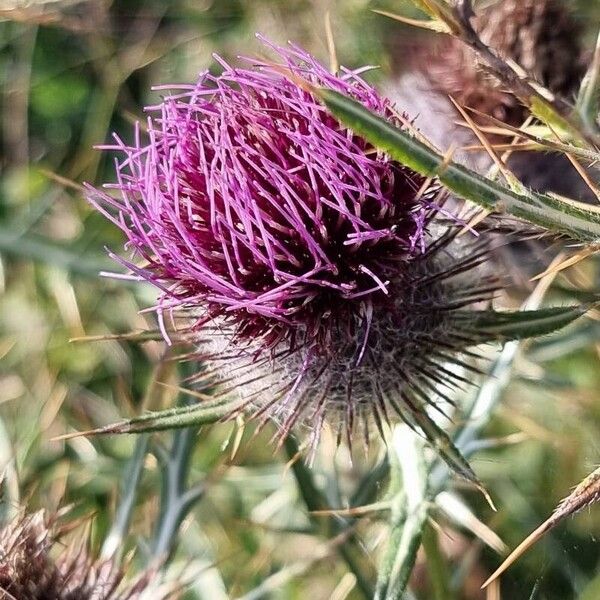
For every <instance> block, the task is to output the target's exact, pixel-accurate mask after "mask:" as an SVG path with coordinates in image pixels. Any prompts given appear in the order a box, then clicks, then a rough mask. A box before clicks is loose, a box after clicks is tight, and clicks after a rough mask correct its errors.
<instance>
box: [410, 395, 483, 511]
mask: <svg viewBox="0 0 600 600" xmlns="http://www.w3.org/2000/svg"><path fill="white" fill-rule="evenodd" d="M411 416H412V418H413V419H414V421H415V423H416V424H417V425H418V426H419V427H420V428H421V430H422V431H423V434H424V435H425V437H426V438H427V441H428V442H429V443H430V444H431V445H432V446H433V447H434V449H435V450H436V452H437V454H438V455H439V456H440V458H442V459H443V460H444V461H445V462H446V464H447V465H448V466H449V467H450V469H452V471H453V472H454V473H456V474H457V475H460V476H461V477H463V478H464V479H466V480H467V481H469V482H470V483H472V484H473V485H474V486H475V487H476V488H477V489H478V490H479V491H480V492H481V493H482V494H483V495H484V496H485V498H486V500H487V501H488V502H489V503H490V505H491V506H492V508H493V506H494V505H493V503H492V502H491V499H490V497H489V495H488V493H487V491H486V490H485V488H484V486H483V484H482V483H481V481H479V479H478V477H477V475H475V472H474V471H473V469H472V468H471V465H470V464H469V462H468V461H467V459H466V458H465V457H464V456H463V455H462V453H461V452H460V450H459V449H458V448H457V447H456V446H455V445H454V442H453V441H452V440H451V439H450V436H449V435H448V434H447V433H446V432H445V431H444V430H443V429H442V428H441V427H440V426H439V425H438V424H437V423H436V422H435V421H434V420H433V419H432V418H431V417H430V416H429V415H428V414H427V411H426V410H425V407H417V409H416V410H413V411H411Z"/></svg>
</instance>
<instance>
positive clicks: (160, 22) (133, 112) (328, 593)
mask: <svg viewBox="0 0 600 600" xmlns="http://www.w3.org/2000/svg"><path fill="white" fill-rule="evenodd" d="M404 4H405V3H403V2H398V1H393V0H388V1H380V2H371V1H369V0H176V1H173V2H165V1H162V2H161V1H159V0H115V1H114V2H110V1H103V0H79V1H78V0H56V1H52V0H46V1H44V0H37V1H31V2H19V1H18V0H0V111H1V123H0V169H1V175H0V358H1V362H0V417H1V419H2V422H0V465H1V466H0V470H2V469H3V468H4V466H5V465H8V468H7V469H6V471H5V497H6V498H8V501H9V502H12V503H16V502H22V503H26V504H27V505H28V506H30V507H31V508H32V509H37V508H42V507H43V508H46V509H49V510H55V509H56V508H58V507H59V506H64V505H73V509H72V510H73V511H74V512H75V513H76V514H80V515H87V516H91V518H92V523H93V527H92V533H93V540H94V542H93V543H94V544H96V545H99V544H100V540H102V539H103V537H104V535H105V534H106V532H107V531H108V530H109V528H110V524H111V520H112V518H113V512H114V505H115V498H116V494H117V487H118V482H119V479H120V477H121V473H122V472H123V469H124V465H125V462H126V461H127V459H128V457H129V456H130V455H131V453H132V449H133V443H134V440H133V439H131V438H125V437H123V438H117V437H106V438H91V439H87V438H75V439H73V440H70V441H54V440H53V439H52V438H53V437H55V436H58V435H61V434H63V433H67V432H71V431H75V430H84V429H89V428H92V427H96V426H99V425H103V424H106V423H109V422H112V421H115V420H118V419H119V418H120V417H122V416H131V415H133V414H136V413H138V412H139V411H140V410H142V408H148V407H154V408H156V407H159V406H163V405H167V404H169V403H170V402H172V399H173V395H174V393H173V390H172V388H168V387H164V386H162V387H161V386H157V385H153V384H152V382H154V381H157V380H158V381H169V382H171V383H176V382H177V378H178V375H177V373H176V372H175V370H174V368H173V366H172V365H170V364H169V363H165V362H164V361H163V360H162V359H163V357H164V353H165V348H164V346H163V345H162V344H161V343H159V342H157V341H146V342H143V343H140V342H139V341H136V340H129V341H128V340H123V339H103V340H102V341H89V340H87V341H85V340H84V341H70V340H72V339H76V338H81V337H84V336H100V337H103V338H106V336H109V335H111V334H122V333H126V332H131V331H139V330H142V329H147V328H152V327H154V324H153V320H152V314H151V313H149V314H148V313H142V314H140V312H139V311H140V309H142V308H146V307H148V306H150V305H152V303H153V301H154V298H155V293H154V292H153V290H151V289H149V288H148V287H144V286H142V285H130V284H124V283H123V282H119V281H112V280H111V279H107V278H100V277H99V276H98V272H99V271H101V270H103V269H109V270H110V269H112V268H114V267H113V265H112V264H111V262H110V260H109V259H108V258H107V256H106V251H105V247H106V246H108V247H111V248H113V249H116V250H119V249H120V248H121V245H122V239H121V236H120V234H119V233H118V232H117V231H116V230H115V228H114V227H112V226H111V225H110V224H108V223H107V222H106V221H105V220H104V219H103V218H101V217H100V216H99V215H98V214H96V213H95V212H94V211H93V210H92V209H91V208H90V206H89V205H88V204H87V203H86V201H85V200H84V198H83V194H82V191H81V188H80V186H81V184H82V182H84V181H88V182H91V183H95V184H99V183H101V182H104V181H110V180H111V178H112V177H113V175H112V163H111V157H110V156H108V155H107V154H102V153H100V152H98V151H96V150H94V149H93V145H94V144H99V143H103V142H104V141H106V140H108V139H109V135H110V132H111V131H116V132H118V133H119V134H120V135H121V136H122V137H123V138H124V139H128V137H130V135H131V130H132V127H131V125H132V123H133V122H134V121H135V120H137V119H144V114H143V110H142V107H143V106H144V105H147V104H151V103H155V102H156V101H157V100H159V96H158V94H156V93H153V92H151V90H150V88H151V86H152V85H153V84H157V83H168V82H187V81H191V80H194V78H195V77H196V75H197V73H198V72H199V71H201V70H203V69H205V68H211V67H213V66H214V63H213V60H212V53H214V52H216V53H218V54H220V55H221V56H223V57H225V58H226V59H228V60H233V61H235V57H236V56H237V55H239V54H243V55H256V54H257V53H261V54H262V53H263V49H262V48H261V47H260V45H259V44H258V42H257V41H256V40H255V38H254V33H255V32H261V33H263V34H264V35H266V36H267V37H269V38H271V39H272V40H274V41H276V42H280V43H285V42H286V41H287V40H293V41H295V42H298V43H300V44H302V45H303V46H304V47H305V48H307V49H308V50H310V51H311V52H313V53H314V54H315V55H316V56H318V57H320V58H321V59H322V60H323V61H324V62H327V61H328V51H327V41H326V35H325V14H326V12H327V11H329V12H330V14H331V20H332V25H333V32H334V38H335V42H336V47H337V53H338V56H339V58H340V60H341V62H342V63H343V64H345V65H347V66H349V67H352V66H360V65H363V64H373V65H379V66H381V68H380V69H378V70H375V71H373V72H372V73H371V74H370V75H369V76H368V78H370V80H371V81H373V82H374V83H376V84H377V83H381V82H383V81H385V79H386V78H388V77H389V76H390V73H391V72H392V66H395V68H398V67H399V69H400V70H401V69H402V59H403V54H402V48H404V47H409V46H410V45H411V44H413V43H415V33H414V31H412V30H410V29H407V28H405V27H404V26H401V25H399V24H395V23H392V22H391V21H389V20H386V19H384V18H383V17H381V16H378V15H375V14H374V13H372V12H371V11H370V9H372V8H380V9H387V10H395V11H400V10H403V9H404V8H406V7H405V6H404ZM579 10H580V12H581V17H582V18H583V19H585V21H586V23H587V25H588V26H589V31H590V34H593V32H594V30H597V28H598V27H599V26H600V14H599V10H598V5H597V2H595V1H593V2H590V1H588V0H581V2H580V7H579ZM406 14H408V13H406ZM405 45H406V46H405ZM389 48H394V49H395V51H394V52H395V54H394V55H393V56H391V55H390V54H389ZM596 268H597V267H596V264H595V262H594V261H593V260H592V261H589V262H587V263H584V264H582V265H580V267H578V268H577V269H575V270H573V271H570V272H569V275H568V277H570V278H571V279H573V278H575V280H576V281H577V282H579V283H581V285H582V286H584V287H589V286H590V281H591V280H592V278H593V276H594V273H595V271H596ZM599 356H600V324H598V323H592V324H590V322H589V321H588V322H586V323H584V324H583V325H582V326H579V327H575V328H571V329H570V330H568V332H566V333H565V334H561V335H560V336H555V337H552V338H549V339H548V340H543V341H542V342H538V343H536V344H533V345H530V346H529V347H528V348H527V349H526V351H524V352H522V355H521V356H520V358H519V360H518V362H517V364H516V367H515V376H514V381H513V383H512V385H511V386H510V388H509V390H508V392H507V393H506V394H505V399H504V403H503V406H502V408H501V410H499V411H498V414H497V415H496V418H495V419H494V422H493V424H492V426H491V428H490V431H489V433H490V435H493V436H505V435H509V434H515V433H519V432H521V433H522V434H523V435H522V436H521V437H520V438H519V443H515V444H511V445H508V446H506V447H502V448H498V449H494V450H490V451H488V452H486V453H482V454H479V455H478V458H477V459H476V460H475V462H474V467H475V470H476V471H477V473H478V474H479V475H480V477H481V479H482V480H483V481H484V483H485V484H486V486H487V487H488V488H489V490H490V493H491V495H492V497H493V498H494V499H495V501H496V504H497V505H498V508H499V510H498V512H497V513H496V514H494V513H492V512H491V511H490V509H489V507H487V506H486V505H485V504H484V503H483V502H482V501H481V499H480V498H478V497H477V496H476V495H475V494H473V493H471V492H465V497H466V498H467V499H468V501H469V503H470V505H471V506H472V509H473V510H474V512H475V513H476V514H477V515H478V516H479V518H480V519H481V520H482V521H484V522H486V523H487V524H488V525H489V526H490V527H491V528H492V529H493V530H494V531H496V532H497V533H498V535H499V536H500V537H501V538H502V539H503V540H504V541H505V542H506V544H508V546H510V547H513V546H514V545H516V544H517V543H518V542H519V541H520V540H521V539H522V538H523V537H524V536H525V535H526V534H527V533H528V532H529V531H530V530H531V529H532V528H534V527H535V526H536V525H537V524H538V523H539V522H541V521H542V520H543V519H544V518H546V517H547V516H548V515H549V514H550V512H551V511H552V509H553V508H554V507H555V506H556V504H557V503H558V501H559V500H560V499H561V498H562V497H564V496H565V495H566V494H567V493H568V492H569V490H570V489H571V487H572V486H573V485H575V484H576V483H578V482H579V481H580V480H581V479H582V478H583V477H584V476H585V475H586V474H587V473H589V472H590V471H591V470H592V469H593V468H594V467H595V466H596V465H597V463H598V461H599V457H600V441H599V440H600V435H599V434H600V393H599V389H600V369H599ZM232 431H234V427H233V426H232V425H220V426H215V427H213V428H211V429H210V430H208V429H206V430H203V431H202V432H201V433H200V437H199V440H198V443H197V444H196V447H195V451H194V461H193V467H192V475H191V479H193V480H194V481H203V482H204V489H205V492H204V494H203V496H202V498H201V501H200V502H199V503H198V504H197V505H196V508H195V509H194V511H193V512H192V514H191V515H190V517H189V518H187V519H186V521H185V522H184V524H183V529H182V535H181V538H180V542H181V543H180V545H179V548H178V551H177V555H176V557H175V563H176V564H181V565H185V564H186V563H187V562H190V561H192V562H194V564H195V566H196V567H198V572H199V573H200V572H201V574H200V575H199V576H198V577H197V578H196V579H195V580H196V584H195V585H193V586H192V588H193V589H192V591H190V592H189V593H188V594H189V597H190V598H192V597H193V598H195V597H197V598H207V599H211V600H212V599H219V598H226V597H232V598H233V597H238V596H242V595H243V594H250V593H251V592H252V590H255V591H256V588H257V587H258V586H261V584H263V585H264V582H265V581H267V582H270V581H271V580H270V579H268V578H269V576H271V575H273V574H274V573H280V572H283V573H284V575H285V576H284V577H281V579H280V580H276V581H273V582H272V583H269V585H268V586H267V588H266V589H265V591H264V593H262V592H261V593H258V595H256V596H248V597H268V598H298V599H300V598H309V597H310V598H312V599H314V600H318V599H321V598H322V599H325V598H335V599H337V600H341V599H342V598H360V597H362V596H361V593H360V591H359V586H357V585H356V581H355V578H354V576H353V575H349V574H348V572H347V567H346V565H345V563H344V562H343V561H341V560H340V559H339V557H337V556H336V554H335V552H329V553H326V554H327V556H326V557H324V558H320V559H319V560H315V556H318V549H319V548H322V546H321V544H322V540H321V541H320V540H319V539H318V535H317V530H318V526H317V525H315V520H314V519H313V520H309V519H307V517H306V511H305V508H304V506H303V505H302V503H301V502H300V500H299V498H298V494H297V491H296V488H295V486H294V483H293V480H292V478H291V475H290V473H289V469H286V467H285V464H286V462H287V460H288V458H287V457H286V456H285V454H284V453H283V452H281V451H279V452H275V451H274V449H273V448H272V447H271V446H270V445H269V437H270V434H271V433H272V432H269V431H266V432H265V433H264V434H261V435H260V436H259V437H258V438H256V439H255V440H252V441H250V437H251V433H252V432H244V433H243V439H242V440H241V445H240V450H239V451H238V453H237V454H236V455H235V457H234V458H232V451H231V444H230V446H229V447H227V448H224V446H225V443H226V441H227V440H228V439H229V438H230V434H231V433H232ZM160 439H161V440H162V442H164V444H167V445H168V444H169V435H168V434H165V435H164V436H160ZM334 455H335V458H334ZM378 464H380V458H379V457H378V453H377V449H376V448H375V449H373V450H372V452H371V454H370V455H369V456H368V457H365V458H358V459H357V460H356V461H355V462H354V464H352V465H351V464H350V461H349V460H348V456H347V453H345V452H344V451H343V450H338V451H337V453H336V452H335V450H334V448H333V447H332V446H327V444H326V445H325V447H324V448H323V449H322V450H321V452H320V455H319V457H318V460H317V465H316V470H315V480H316V481H317V482H318V484H319V485H320V486H322V487H323V489H324V490H325V492H326V494H327V495H328V497H329V499H330V502H331V505H332V506H339V507H342V506H345V505H355V502H356V501H358V499H360V494H361V490H362V489H363V488H364V487H365V486H367V484H368V482H369V475H370V473H371V472H372V471H373V470H374V469H375V468H376V465H378ZM145 467H146V468H145V471H144V475H143V477H142V480H141V482H140V491H141V494H140V496H139V498H138V501H137V502H138V504H137V507H136V510H135V512H134V521H133V524H132V527H131V536H130V538H129V539H128V542H127V544H128V547H134V546H141V547H143V544H144V542H143V540H145V539H147V538H149V537H150V536H151V534H152V531H151V530H152V523H153V522H154V521H155V519H156V512H157V510H158V508H157V507H158V503H157V495H158V489H159V479H160V476H161V474H160V467H159V463H158V462H157V460H155V459H154V457H152V456H151V455H149V456H148V457H147V460H146V464H145ZM380 468H381V465H380ZM384 470H385V469H384ZM385 485H386V483H385V479H382V480H381V481H380V482H379V484H378V485H375V486H371V487H369V488H368V490H369V492H370V493H375V492H378V491H384V490H385ZM353 496H354V499H353ZM373 499H374V498H373V497H371V498H367V500H368V501H372V500H373ZM380 519H385V513H383V514H381V513H377V512H375V513H370V514H369V515H368V516H367V517H366V518H363V519H361V520H360V522H359V523H358V525H357V526H358V529H359V531H360V532H361V535H362V536H363V538H364V540H365V544H366V548H367V551H368V554H370V555H371V557H372V560H373V561H374V562H376V560H377V556H378V552H379V550H380V548H381V544H382V543H383V540H384V538H385V529H384V526H383V523H384V521H383V520H380ZM317 521H318V519H317ZM439 523H440V524H441V525H442V527H443V528H444V531H445V532H446V533H441V534H439V537H440V539H441V538H444V539H443V543H442V544H441V547H442V548H443V552H442V553H441V554H442V557H441V560H443V561H444V562H445V563H447V566H448V570H449V572H450V573H453V574H454V576H458V575H457V574H458V573H460V570H459V567H461V566H462V567H463V570H464V573H463V575H464V581H465V583H464V584H463V585H461V586H460V587H461V588H462V591H461V592H457V595H456V598H457V599H458V598H465V599H471V598H474V599H475V598H477V599H479V598H485V597H486V596H485V595H484V593H483V592H480V591H478V589H477V588H478V585H477V582H479V584H480V583H481V581H482V579H481V577H482V574H483V575H485V573H489V571H490V568H492V567H493V566H494V565H496V564H497V563H498V560H499V559H498V556H497V555H495V554H494V553H493V552H491V551H489V550H483V549H482V548H481V545H480V543H479V542H478V541H476V540H475V539H474V538H473V536H471V535H470V534H468V533H465V532H464V531H462V532H461V531H458V530H457V529H456V528H453V527H449V526H448V527H447V524H446V523H445V521H444V519H443V517H439ZM448 531H450V533H449V534H447V532H448ZM599 542H600V519H599V518H598V512H597V509H595V508H592V509H591V511H590V512H589V514H582V515H580V516H578V517H577V518H575V519H573V520H571V521H569V522H567V523H564V524H563V525H561V526H560V527H559V528H558V529H557V530H556V531H555V532H554V533H552V534H551V535H550V536H549V537H548V538H547V539H546V540H545V541H542V542H541V543H540V544H539V545H538V546H537V547H536V548H535V549H534V550H532V551H531V552H530V553H529V554H528V555H527V556H526V557H524V558H523V559H522V560H520V561H519V563H518V564H517V565H516V566H515V567H514V568H512V569H511V570H510V572H509V574H508V575H507V576H506V577H505V579H504V583H503V592H502V596H501V597H502V598H505V599H509V600H512V599H517V600H518V599H521V598H523V599H526V598H530V597H531V598H547V599H549V600H550V599H552V600H563V599H566V598H580V599H581V600H597V599H598V598H600V575H598V567H599V566H600V543H599ZM143 556H144V554H143V551H140V552H139V553H138V560H139V561H140V564H141V563H142V562H143ZM466 558H469V560H468V561H467V560H466ZM211 564H215V565H216V567H215V568H212V569H208V570H203V569H205V567H207V565H211ZM282 569H283V571H281V570H282ZM419 569H420V571H419ZM419 569H417V573H422V572H424V571H425V570H426V567H425V565H424V564H420V566H419ZM428 585H429V584H428V583H427V582H426V577H424V576H423V575H421V576H419V581H415V586H414V587H415V590H416V591H415V593H416V594H418V597H419V598H424V599H430V598H433V597H434V596H432V594H433V592H432V591H431V589H430V588H428V587H427V586H428ZM258 591H259V592H260V589H259V590H258ZM532 594H537V595H533V596H532Z"/></svg>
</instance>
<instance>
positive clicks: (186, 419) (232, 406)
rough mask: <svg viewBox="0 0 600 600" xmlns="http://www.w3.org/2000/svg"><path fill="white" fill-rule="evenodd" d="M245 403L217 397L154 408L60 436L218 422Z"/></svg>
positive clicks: (158, 428)
mask: <svg viewBox="0 0 600 600" xmlns="http://www.w3.org/2000/svg"><path fill="white" fill-rule="evenodd" d="M240 405H241V401H240V400H235V401H231V400H230V401H223V400H220V401H215V402H203V403H201V404H192V405H190V406H178V407H176V408H169V409H167V410H161V411H156V412H150V413H147V414H144V415H141V416H139V417H134V418H132V419H127V420H123V421H121V422H119V423H113V424H111V425H106V426H105V427H99V428H98V429H92V430H90V431H82V432H76V433H70V434H67V435H64V436H60V438H58V439H68V438H72V437H76V436H79V435H86V436H87V435H101V434H104V435H106V434H111V433H144V432H147V431H165V430H169V429H180V428H181V427H191V426H198V425H208V424H211V423H216V422H217V421H220V420H221V419H223V418H225V417H227V416H228V415H230V414H231V413H232V412H234V411H235V410H236V409H238V408H239V407H240Z"/></svg>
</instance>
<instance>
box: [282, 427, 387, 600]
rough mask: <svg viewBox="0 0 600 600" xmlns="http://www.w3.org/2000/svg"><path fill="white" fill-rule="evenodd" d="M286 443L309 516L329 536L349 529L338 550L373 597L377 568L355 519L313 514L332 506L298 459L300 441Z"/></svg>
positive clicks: (363, 591)
mask: <svg viewBox="0 0 600 600" xmlns="http://www.w3.org/2000/svg"><path fill="white" fill-rule="evenodd" d="M284 447H285V450H286V454H287V455H288V457H289V458H290V460H293V461H294V462H293V465H292V472H293V473H294V477H295V478H296V483H297V484H298V490H299V492H300V495H301V497H302V500H303V501H304V504H305V506H306V508H307V510H308V512H309V515H308V516H309V518H310V520H311V521H312V523H313V525H314V526H315V527H316V528H317V529H318V530H319V531H320V533H321V535H322V536H323V537H325V538H326V539H331V538H333V537H335V536H338V535H340V534H343V533H348V537H347V539H346V540H344V541H343V542H341V543H340V544H339V546H337V548H338V551H339V553H340V555H341V556H342V558H343V559H344V561H345V562H346V564H347V565H348V568H349V569H350V571H351V572H352V573H353V574H354V576H355V577H356V582H357V585H358V587H359V589H360V591H361V592H362V594H363V596H364V597H365V598H368V599H370V598H373V585H372V582H373V581H374V579H375V572H374V569H373V568H372V567H371V565H370V563H369V562H368V560H365V552H364V550H363V549H362V548H361V546H360V543H359V541H358V538H357V536H356V535H355V534H354V533H353V532H351V531H350V529H351V528H352V526H353V524H352V522H351V521H350V520H348V519H338V518H335V517H334V518H323V517H317V516H315V515H312V514H310V513H312V512H314V511H318V510H329V509H330V508H331V507H330V506H329V503H328V502H327V499H326V498H325V496H324V494H323V493H322V492H321V490H320V489H319V488H318V487H317V485H316V483H315V481H314V478H313V474H312V471H311V470H310V469H309V468H308V467H307V466H306V464H305V463H304V461H303V460H302V459H298V452H299V449H298V445H297V444H296V442H295V440H294V439H293V438H292V437H291V436H288V437H287V438H286V440H285V442H284Z"/></svg>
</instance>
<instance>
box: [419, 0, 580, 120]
mask: <svg viewBox="0 0 600 600" xmlns="http://www.w3.org/2000/svg"><path fill="white" fill-rule="evenodd" d="M473 26H474V28H475V30H476V31H477V33H478V34H479V36H480V37H481V39H482V41H483V42H484V43H485V44H487V45H488V46H489V47H490V48H492V49H493V50H494V51H495V52H497V53H498V54H499V55H500V56H501V57H503V58H504V59H509V60H511V61H513V62H515V63H517V64H518V65H519V66H520V67H521V68H522V69H523V70H524V71H525V72H526V73H527V75H528V76H529V77H531V78H532V79H533V80H535V81H537V82H539V83H541V84H542V85H543V86H544V87H546V88H547V89H549V90H550V91H551V92H553V93H555V94H558V95H559V96H560V97H561V98H565V99H567V100H569V101H570V100H573V98H574V97H575V94H576V93H577V91H578V88H579V84H580V82H581V79H582V77H583V74H584V72H585V54H584V50H583V48H582V46H581V39H582V30H581V27H580V25H579V23H578V22H577V20H576V19H575V17H574V15H573V13H572V11H571V10H570V9H569V6H568V4H567V3H566V2H564V0H563V1H561V0H498V1H497V2H494V3H492V4H491V5H490V6H488V7H487V8H485V9H482V10H481V11H478V12H477V16H476V18H475V20H474V22H473ZM425 69H426V70H427V72H428V73H429V76H430V78H431V81H432V83H433V85H434V86H435V87H436V88H437V89H438V90H440V91H441V92H443V93H445V94H448V95H450V96H452V97H453V98H455V99H456V100H457V101H458V102H459V103H460V104H461V105H463V106H468V107H470V108H475V109H477V110H479V111H480V112H483V113H485V114H490V115H492V116H494V117H496V118H497V119H500V120H501V121H503V122H505V123H509V124H511V125H513V126H515V127H519V126H520V125H521V124H522V123H523V121H525V119H526V118H527V116H528V112H527V110H526V108H525V107H524V106H523V105H522V104H521V103H520V102H519V100H518V99H517V98H515V96H514V95H512V94H511V93H509V92H508V91H506V90H504V89H503V88H502V86H501V84H500V83H498V82H497V81H496V79H495V78H494V77H493V76H491V75H488V74H487V73H486V72H485V69H484V68H482V65H481V64H480V62H479V59H478V57H477V55H476V54H475V52H474V51H472V50H471V49H470V48H468V47H467V46H466V45H465V44H464V43H462V42H461V41H460V40H458V39H456V38H446V39H445V40H444V42H443V43H442V44H440V46H439V47H438V49H437V52H436V54H435V57H434V59H433V60H430V61H429V62H428V64H427V65H426V67H425ZM485 124H486V125H487V124H489V123H488V122H486V123H485Z"/></svg>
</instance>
